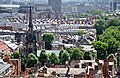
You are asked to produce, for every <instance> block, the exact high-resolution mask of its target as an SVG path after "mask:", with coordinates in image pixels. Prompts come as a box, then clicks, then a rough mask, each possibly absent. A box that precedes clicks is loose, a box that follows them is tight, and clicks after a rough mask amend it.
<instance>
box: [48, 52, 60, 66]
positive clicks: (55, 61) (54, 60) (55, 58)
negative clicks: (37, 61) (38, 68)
mask: <svg viewBox="0 0 120 78" xmlns="http://www.w3.org/2000/svg"><path fill="white" fill-rule="evenodd" d="M49 59H50V63H51V64H54V65H56V64H59V62H60V60H59V58H58V56H57V55H56V54H55V53H51V55H50V57H49Z"/></svg>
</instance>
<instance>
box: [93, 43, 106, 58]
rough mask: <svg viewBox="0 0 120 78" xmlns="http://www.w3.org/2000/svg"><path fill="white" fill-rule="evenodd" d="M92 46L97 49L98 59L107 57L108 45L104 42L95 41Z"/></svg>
mask: <svg viewBox="0 0 120 78" xmlns="http://www.w3.org/2000/svg"><path fill="white" fill-rule="evenodd" d="M93 47H94V48H95V50H97V58H98V59H101V60H103V59H106V57H107V48H108V45H107V44H106V43H104V42H101V41H96V42H94V43H93Z"/></svg>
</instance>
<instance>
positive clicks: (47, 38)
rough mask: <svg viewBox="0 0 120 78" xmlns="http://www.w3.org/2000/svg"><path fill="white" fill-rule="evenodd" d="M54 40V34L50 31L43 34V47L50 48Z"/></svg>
mask: <svg viewBox="0 0 120 78" xmlns="http://www.w3.org/2000/svg"><path fill="white" fill-rule="evenodd" d="M53 40H54V35H53V34H52V33H45V34H43V41H45V49H46V50H51V47H52V46H51V44H52V42H53Z"/></svg>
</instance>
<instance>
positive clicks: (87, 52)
mask: <svg viewBox="0 0 120 78" xmlns="http://www.w3.org/2000/svg"><path fill="white" fill-rule="evenodd" d="M83 58H84V60H91V59H92V58H93V56H92V53H91V52H90V51H85V52H84V55H83Z"/></svg>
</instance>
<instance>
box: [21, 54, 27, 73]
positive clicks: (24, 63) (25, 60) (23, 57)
mask: <svg viewBox="0 0 120 78" xmlns="http://www.w3.org/2000/svg"><path fill="white" fill-rule="evenodd" d="M26 62H27V58H26V56H25V55H22V56H21V69H22V71H25V68H26Z"/></svg>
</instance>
